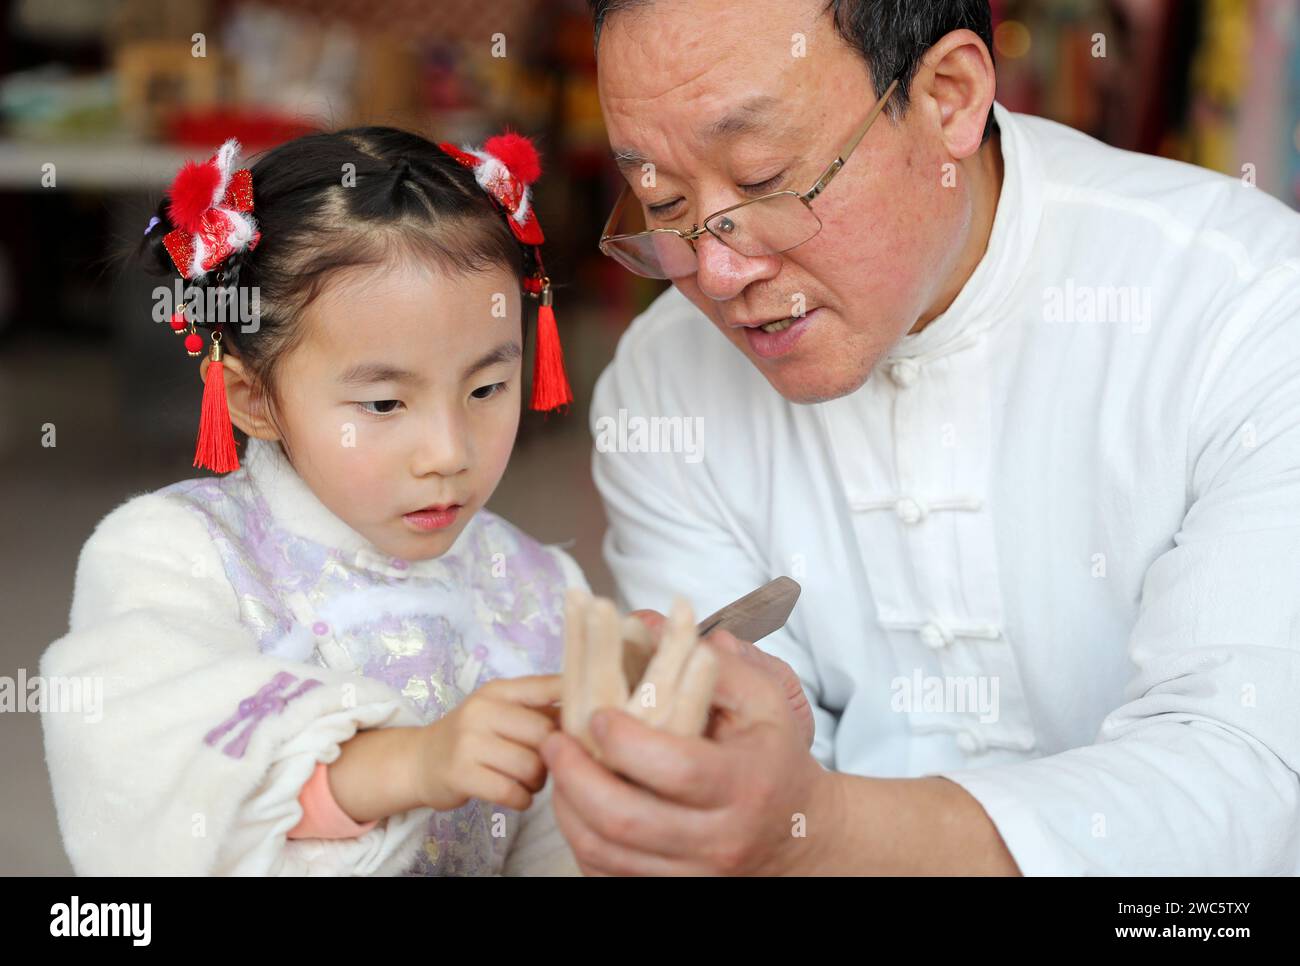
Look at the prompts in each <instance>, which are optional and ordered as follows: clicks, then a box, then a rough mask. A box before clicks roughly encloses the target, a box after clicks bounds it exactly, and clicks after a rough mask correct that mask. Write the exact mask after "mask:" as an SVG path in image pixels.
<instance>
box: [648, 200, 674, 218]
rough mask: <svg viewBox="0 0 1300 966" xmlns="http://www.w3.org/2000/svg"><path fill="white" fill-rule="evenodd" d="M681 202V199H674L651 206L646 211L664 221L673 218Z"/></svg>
mask: <svg viewBox="0 0 1300 966" xmlns="http://www.w3.org/2000/svg"><path fill="white" fill-rule="evenodd" d="M681 200H682V199H680V198H674V199H673V200H672V201H665V202H664V203H663V204H659V205H650V206H649V207H648V208H647V209H646V210H647V211H649V212H650V214H651V215H653V216H654V217H655V218H658V219H660V220H661V221H662V220H665V219H668V218H671V217H672V216H673V209H674V208H676V207H677V205H678V204H679V203H680V202H681Z"/></svg>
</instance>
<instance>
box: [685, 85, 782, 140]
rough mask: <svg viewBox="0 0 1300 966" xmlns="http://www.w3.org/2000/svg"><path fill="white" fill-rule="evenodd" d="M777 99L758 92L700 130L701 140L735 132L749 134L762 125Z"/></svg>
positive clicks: (719, 137) (718, 138) (729, 135)
mask: <svg viewBox="0 0 1300 966" xmlns="http://www.w3.org/2000/svg"><path fill="white" fill-rule="evenodd" d="M777 104H778V101H777V99H776V98H775V97H773V96H772V95H770V94H760V95H758V96H756V97H751V98H750V99H749V100H747V101H745V102H744V103H742V104H740V105H738V106H737V107H735V108H733V109H732V110H730V111H728V112H727V113H726V114H724V115H723V116H722V117H720V118H718V119H717V120H716V121H714V122H713V123H712V124H710V125H708V126H707V127H705V128H703V129H702V130H701V134H702V135H703V138H702V139H703V140H705V141H717V140H721V139H722V138H728V137H734V136H735V135H737V134H750V133H752V132H753V131H756V130H758V128H760V127H762V126H763V121H765V120H766V119H767V118H768V117H769V116H770V115H771V113H772V108H774V107H776V106H777Z"/></svg>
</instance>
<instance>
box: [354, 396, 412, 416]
mask: <svg viewBox="0 0 1300 966" xmlns="http://www.w3.org/2000/svg"><path fill="white" fill-rule="evenodd" d="M401 404H402V403H401V400H398V399H377V400H375V401H373V402H359V403H357V405H358V406H360V407H361V409H362V411H364V412H367V413H370V414H371V415H372V416H386V415H388V414H389V413H391V412H394V411H395V410H396V409H397V407H398V406H400V405H401ZM372 406H373V407H374V408H373V409H372V408H370V407H372Z"/></svg>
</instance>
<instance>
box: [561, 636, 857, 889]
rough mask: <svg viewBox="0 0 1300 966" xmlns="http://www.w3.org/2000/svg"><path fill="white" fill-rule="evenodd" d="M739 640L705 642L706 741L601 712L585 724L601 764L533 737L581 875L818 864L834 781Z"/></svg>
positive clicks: (564, 742)
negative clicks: (711, 657)
mask: <svg viewBox="0 0 1300 966" xmlns="http://www.w3.org/2000/svg"><path fill="white" fill-rule="evenodd" d="M650 623H651V622H650V621H647V624H650ZM656 629H657V628H656V627H654V626H653V625H652V626H651V630H652V631H655V630H656ZM728 638H729V639H730V640H727V639H728ZM740 644H741V642H739V641H736V640H735V638H734V637H732V636H731V635H730V634H726V633H725V632H718V633H716V634H714V635H710V637H709V639H708V646H711V647H713V648H714V649H715V651H716V652H717V654H718V660H719V665H720V668H719V676H718V683H717V687H716V689H715V692H714V705H715V712H714V714H715V717H714V721H713V724H712V727H711V733H710V735H709V736H707V737H701V738H679V737H676V736H673V735H669V734H665V733H663V732H661V731H658V730H657V729H654V728H651V727H649V726H648V725H645V724H643V723H642V722H640V721H638V720H636V719H635V718H633V717H632V716H631V715H628V714H625V713H623V712H621V711H616V710H611V709H606V710H602V711H599V712H597V713H596V714H595V715H593V716H592V719H591V733H592V735H593V737H594V738H595V740H596V742H597V744H598V745H599V747H600V750H601V755H602V759H603V765H602V764H600V763H597V762H596V761H594V760H593V759H592V758H591V756H590V755H588V754H587V752H586V750H585V749H583V747H582V746H581V745H580V744H578V742H576V741H574V740H573V739H572V738H571V737H569V736H568V735H565V734H563V733H559V732H557V733H555V734H552V735H551V736H549V737H548V738H547V739H546V741H545V742H544V743H543V744H542V749H541V750H542V756H543V758H544V759H545V761H546V764H547V767H548V768H549V769H550V771H551V775H552V778H553V781H554V792H553V802H554V808H555V817H556V821H557V822H558V824H559V826H560V830H561V831H562V832H563V833H564V835H565V837H566V838H567V839H568V840H569V844H570V845H571V846H572V847H573V851H574V854H575V856H576V857H577V860H578V863H579V865H580V866H581V867H582V870H583V871H584V872H586V873H587V874H589V875H638V874H641V875H645V874H649V875H682V874H711V875H717V874H736V873H761V874H773V873H781V872H793V871H801V870H807V869H815V868H817V867H818V865H819V864H820V863H821V862H822V861H823V860H822V857H821V856H819V855H818V854H817V852H818V849H820V848H826V847H828V846H829V844H831V843H833V841H834V838H835V836H834V834H832V833H831V831H830V830H831V829H833V828H835V827H836V825H835V822H834V819H833V817H832V811H833V809H834V808H835V806H836V803H835V801H834V798H835V788H836V786H835V783H834V781H833V780H832V776H831V773H829V772H826V771H825V770H823V769H822V767H821V766H820V765H819V764H818V763H817V762H816V761H815V760H814V759H813V758H812V756H811V755H810V754H809V752H808V744H809V740H810V737H811V732H812V729H811V712H810V711H807V712H806V713H805V716H804V720H803V721H800V720H799V719H798V718H797V717H796V712H795V707H796V704H795V703H794V702H792V701H791V699H790V688H789V686H788V684H787V683H785V675H783V674H781V673H779V669H777V668H776V667H775V665H774V664H771V663H770V662H768V661H764V660H761V659H760V658H759V657H756V656H754V655H747V654H746V651H745V648H744V647H741V646H740ZM749 647H752V645H749ZM772 660H773V661H775V659H772ZM776 664H779V665H780V666H781V667H782V668H785V670H786V671H787V672H788V671H789V668H788V667H786V666H785V665H784V663H783V662H780V661H776ZM789 677H791V678H793V674H792V673H791V674H790V675H789ZM794 684H795V686H796V687H797V686H798V680H797V678H795V679H794ZM799 694H800V696H802V689H799ZM802 707H803V708H805V709H806V708H807V701H806V700H804V701H803V702H802ZM809 829H817V830H820V831H821V833H822V834H820V835H813V834H811V833H810V832H809ZM814 842H816V843H819V844H818V845H816V846H815V845H814Z"/></svg>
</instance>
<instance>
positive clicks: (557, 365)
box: [532, 281, 573, 411]
mask: <svg viewBox="0 0 1300 966" xmlns="http://www.w3.org/2000/svg"><path fill="white" fill-rule="evenodd" d="M571 402H573V390H572V389H571V388H570V387H569V377H568V376H567V375H566V374H565V372H564V352H563V350H562V349H561V348H560V330H559V327H558V326H557V325H556V324H555V310H554V309H552V308H551V283H550V282H549V281H546V282H543V285H542V304H541V305H540V306H539V307H538V309H537V355H536V358H535V360H534V364H533V401H532V408H533V409H537V410H545V411H549V410H552V409H559V408H560V407H561V406H567V405H568V404H569V403H571Z"/></svg>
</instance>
